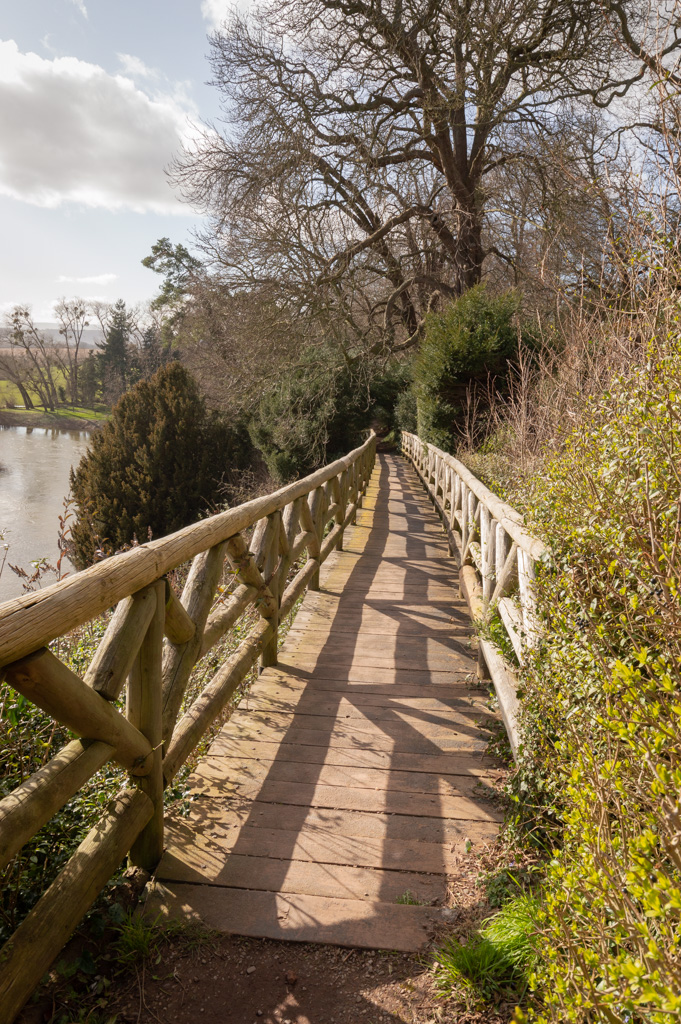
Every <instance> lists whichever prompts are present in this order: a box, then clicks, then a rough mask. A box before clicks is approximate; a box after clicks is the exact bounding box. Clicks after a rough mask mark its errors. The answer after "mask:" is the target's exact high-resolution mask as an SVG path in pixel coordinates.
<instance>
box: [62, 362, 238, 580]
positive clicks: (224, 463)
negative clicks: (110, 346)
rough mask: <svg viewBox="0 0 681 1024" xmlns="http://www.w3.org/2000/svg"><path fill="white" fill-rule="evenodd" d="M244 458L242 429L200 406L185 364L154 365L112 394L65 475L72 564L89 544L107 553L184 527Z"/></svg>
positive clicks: (85, 556)
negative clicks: (114, 399) (104, 415)
mask: <svg viewBox="0 0 681 1024" xmlns="http://www.w3.org/2000/svg"><path fill="white" fill-rule="evenodd" d="M248 458H249V446H248V442H247V440H246V438H245V437H244V433H243V431H240V430H239V429H238V428H235V429H233V428H231V427H230V426H229V425H227V424H226V423H225V422H224V421H223V420H222V419H220V417H218V416H217V415H216V414H214V413H211V412H209V411H208V409H207V408H206V404H205V402H204V400H203V398H202V397H201V395H200V394H199V391H198V387H197V385H196V383H195V382H194V380H193V378H192V377H191V376H190V374H189V373H188V372H187V370H185V369H184V367H183V366H182V365H181V364H180V363H178V362H173V363H169V364H168V365H166V366H164V367H162V368H161V369H160V370H159V371H158V372H157V373H156V374H154V376H153V377H151V378H150V379H149V380H142V381H140V382H139V383H138V384H136V385H135V387H133V388H132V389H131V390H130V391H129V392H128V393H127V394H125V395H124V396H123V397H122V398H121V399H120V401H119V402H118V404H117V405H116V406H115V407H114V410H113V415H112V417H111V419H110V420H109V421H107V422H106V423H105V424H104V425H103V426H102V427H101V428H100V429H99V430H97V431H96V432H95V433H94V434H93V435H92V438H91V441H90V444H89V447H88V450H87V452H86V453H85V455H84V456H83V458H82V459H81V462H80V464H79V466H78V468H77V469H76V471H75V473H73V474H72V478H71V487H72V492H73V496H74V498H75V499H76V501H77V502H78V506H79V515H78V519H77V521H76V524H75V526H74V527H73V531H72V537H73V544H74V556H75V561H76V564H77V565H78V566H79V567H82V566H84V565H87V564H89V563H90V562H92V561H94V558H95V551H96V549H97V548H101V549H102V550H103V551H104V552H105V553H107V554H111V553H112V552H113V551H115V550H116V549H117V548H120V547H123V546H124V545H126V544H130V543H131V542H132V541H133V540H134V539H135V538H137V539H138V540H139V541H140V542H144V541H146V540H147V539H148V537H149V535H153V536H155V537H158V536H163V535H164V534H166V533H170V532H172V531H173V530H177V529H180V528H181V527H183V526H187V525H188V524H189V523H191V522H193V521H194V520H196V519H198V518H199V516H200V515H201V514H202V513H203V512H204V511H205V510H206V508H208V507H209V506H210V505H211V504H213V503H215V502H217V501H218V499H219V497H220V495H221V493H222V492H221V484H222V481H223V478H224V477H225V474H226V473H227V472H228V471H229V470H230V468H232V467H233V466H234V465H235V464H236V465H239V464H243V463H244V462H245V461H246V460H247V459H248Z"/></svg>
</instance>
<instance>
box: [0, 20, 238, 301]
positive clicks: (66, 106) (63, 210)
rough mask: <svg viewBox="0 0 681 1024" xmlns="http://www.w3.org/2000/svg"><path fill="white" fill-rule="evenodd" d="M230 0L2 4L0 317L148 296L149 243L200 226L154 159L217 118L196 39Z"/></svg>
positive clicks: (152, 283)
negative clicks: (66, 302) (62, 304)
mask: <svg viewBox="0 0 681 1024" xmlns="http://www.w3.org/2000/svg"><path fill="white" fill-rule="evenodd" d="M228 8H229V0H0V224H1V225H2V237H3V241H4V244H3V246H2V252H1V255H0V261H1V273H0V312H2V311H4V310H6V309H8V308H10V307H11V306H13V305H15V304H17V303H22V304H23V303H27V304H30V305H31V306H32V308H33V312H34V316H35V318H36V319H37V320H48V319H50V308H51V305H52V303H53V302H54V301H56V300H57V299H58V298H60V297H62V296H66V297H67V298H70V297H72V296H75V295H79V296H81V297H83V298H96V299H103V300H107V301H113V300H115V299H116V298H118V297H123V298H125V299H126V300H127V301H129V302H140V301H144V300H145V299H148V298H150V297H151V296H152V295H153V294H154V293H155V291H156V289H157V286H158V281H157V279H156V276H155V275H154V274H153V273H152V272H151V271H149V270H146V269H145V268H144V267H142V266H141V265H140V260H141V259H142V258H143V257H144V256H146V255H147V254H148V253H149V251H150V249H151V246H152V245H153V243H154V242H155V241H156V239H157V238H160V237H162V236H164V235H167V236H169V237H170V238H171V239H172V240H173V241H174V242H184V243H185V244H191V230H192V228H193V227H195V226H196V224H197V218H196V216H195V214H194V213H193V211H192V210H191V209H190V208H189V207H187V206H186V205H185V204H183V203H180V202H179V200H178V199H177V198H176V196H175V195H174V193H173V191H172V190H171V188H170V186H169V185H168V183H167V181H166V179H165V175H164V167H165V166H166V165H167V164H168V162H169V160H170V159H171V157H172V155H173V153H174V152H176V151H177V150H178V149H179V147H180V145H181V142H182V140H183V139H185V138H191V133H192V123H194V124H197V123H199V122H200V120H201V119H211V118H213V117H215V116H216V115H217V113H218V102H217V100H218V98H217V94H216V92H215V90H214V89H212V88H211V87H210V86H208V85H207V84H206V82H207V79H208V78H209V77H210V69H209V67H208V63H207V60H206V54H207V52H208V42H207V38H206V36H207V33H208V32H209V31H210V29H211V28H213V27H215V26H216V25H218V24H219V23H220V21H221V20H222V19H223V17H224V16H225V14H226V13H227V11H228Z"/></svg>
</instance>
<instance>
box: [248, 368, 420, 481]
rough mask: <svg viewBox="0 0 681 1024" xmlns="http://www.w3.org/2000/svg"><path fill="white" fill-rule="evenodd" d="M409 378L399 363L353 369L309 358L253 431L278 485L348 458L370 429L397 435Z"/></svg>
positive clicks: (267, 399)
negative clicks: (397, 407) (398, 408)
mask: <svg viewBox="0 0 681 1024" xmlns="http://www.w3.org/2000/svg"><path fill="white" fill-rule="evenodd" d="M407 375H408V368H407V367H406V366H405V365H404V364H400V363H395V364H392V365H390V366H388V367H387V368H385V367H383V366H380V365H378V366H376V365H374V366H372V365H368V366H367V365H363V366H361V367H353V366H351V365H348V364H347V363H339V362H338V353H337V352H334V351H332V350H330V349H320V348H314V349H310V350H308V351H307V352H306V353H304V354H303V356H302V357H301V359H300V361H299V364H298V365H297V366H296V367H295V368H294V369H292V370H289V371H288V372H285V373H284V374H283V375H282V377H281V378H280V379H279V380H278V381H277V384H276V387H274V388H272V389H271V390H270V391H268V392H267V393H266V394H265V395H264V396H263V398H262V399H261V401H260V403H259V405H258V407H257V409H256V410H255V411H254V413H253V416H252V419H251V422H250V425H249V431H250V435H251V439H252V441H253V444H254V445H255V446H256V447H257V448H258V449H259V451H260V452H261V453H262V455H263V458H264V459H265V462H266V464H267V468H268V469H269V471H270V473H271V475H272V476H273V477H274V479H275V480H277V481H279V482H287V481H289V480H294V479H296V478H298V477H301V476H305V475H306V474H307V473H310V472H312V470H314V469H316V468H317V467H318V466H320V465H323V464H324V463H325V462H329V461H331V460H333V459H336V458H339V457H340V456H342V455H346V454H347V453H348V452H349V451H350V450H351V449H352V448H355V447H356V446H357V445H359V444H361V442H362V439H363V433H364V431H366V430H368V429H369V428H370V427H373V428H374V429H375V430H376V431H377V432H379V433H388V432H389V431H394V430H395V429H396V419H395V405H396V402H397V401H398V399H399V396H400V394H401V393H402V392H403V391H404V390H405V387H406V386H407V381H408V376H407Z"/></svg>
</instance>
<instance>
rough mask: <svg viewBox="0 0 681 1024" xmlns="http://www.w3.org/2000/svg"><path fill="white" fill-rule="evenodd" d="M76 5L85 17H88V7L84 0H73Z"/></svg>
mask: <svg viewBox="0 0 681 1024" xmlns="http://www.w3.org/2000/svg"><path fill="white" fill-rule="evenodd" d="M71 3H72V4H73V6H74V7H77V8H78V10H79V11H80V13H81V14H82V15H83V17H84V18H87V7H86V6H85V3H84V2H83V0H71Z"/></svg>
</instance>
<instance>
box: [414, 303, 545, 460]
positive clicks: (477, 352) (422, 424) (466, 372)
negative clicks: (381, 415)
mask: <svg viewBox="0 0 681 1024" xmlns="http://www.w3.org/2000/svg"><path fill="white" fill-rule="evenodd" d="M520 339H522V344H523V346H526V347H533V346H534V344H535V335H534V332H533V331H532V330H531V329H530V327H529V326H528V325H526V324H522V322H521V319H520V309H519V296H518V294H517V293H516V292H506V293H505V294H503V295H499V296H494V295H491V294H490V293H489V292H488V291H487V290H486V288H485V287H484V286H483V285H477V286H476V287H475V288H471V289H469V291H467V292H466V293H465V294H464V295H462V296H461V298H460V299H457V300H456V302H453V303H451V304H450V305H449V306H447V307H445V309H443V310H442V312H438V313H430V314H429V315H428V317H427V320H426V330H425V335H424V338H423V341H422V343H421V348H420V349H419V352H418V355H417V356H416V359H415V360H414V366H413V374H414V390H415V395H416V402H417V409H418V434H419V437H421V438H422V439H423V440H424V441H430V442H431V443H432V444H435V445H437V446H438V447H439V448H442V449H444V451H454V450H456V447H457V444H458V441H459V439H460V436H461V432H462V430H463V429H464V423H465V420H466V413H467V402H468V397H469V395H471V394H472V395H474V396H475V398H476V399H477V401H478V403H479V404H478V407H477V415H476V419H477V422H478V423H480V422H481V416H480V413H481V411H482V407H484V405H485V402H486V398H487V393H488V388H489V387H490V386H492V385H493V386H494V387H495V388H497V389H502V390H503V387H504V380H505V378H506V376H507V374H508V370H509V364H510V363H511V362H512V361H513V360H515V359H516V358H517V355H518V344H519V340H520Z"/></svg>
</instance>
